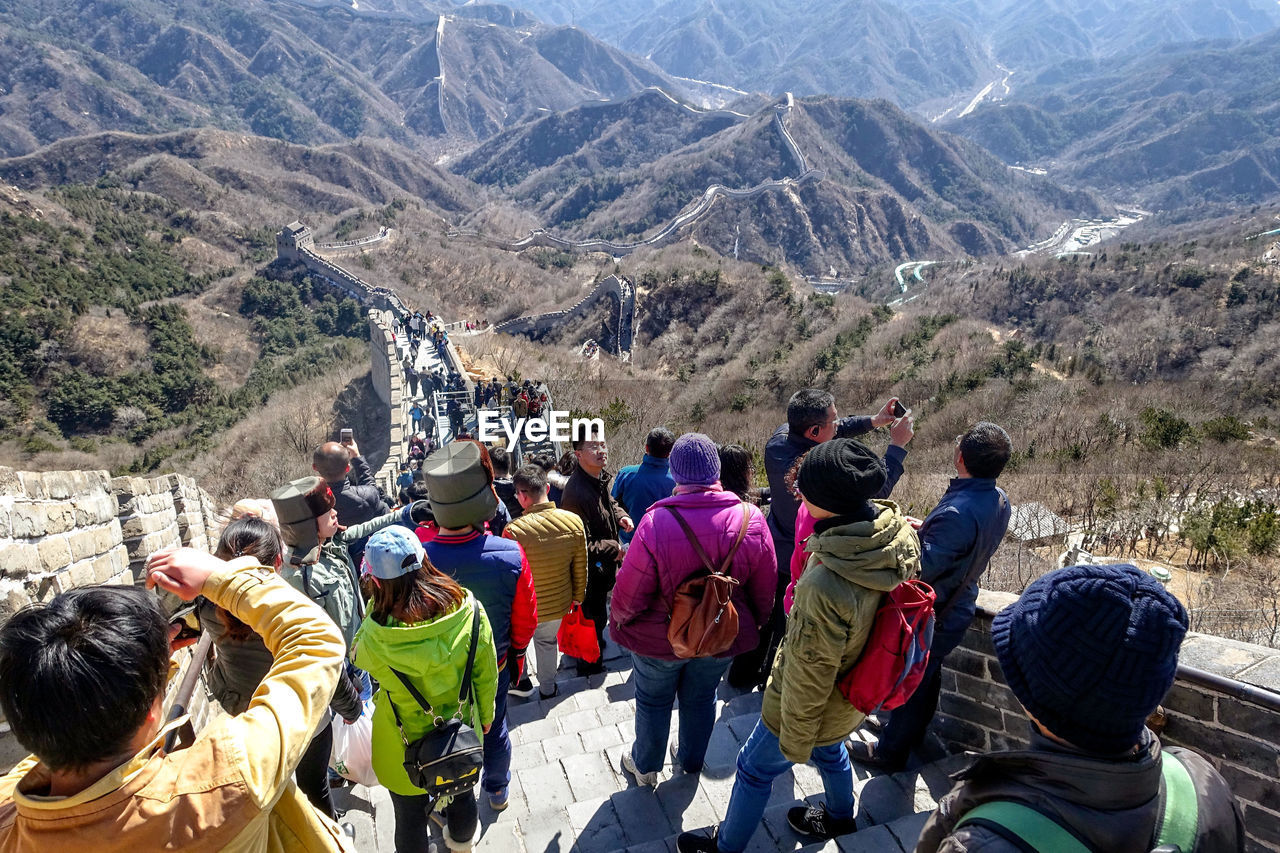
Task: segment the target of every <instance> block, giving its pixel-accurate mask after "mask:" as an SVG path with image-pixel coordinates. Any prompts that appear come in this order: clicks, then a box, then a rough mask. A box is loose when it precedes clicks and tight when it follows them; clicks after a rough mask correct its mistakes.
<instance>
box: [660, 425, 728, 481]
mask: <svg viewBox="0 0 1280 853" xmlns="http://www.w3.org/2000/svg"><path fill="white" fill-rule="evenodd" d="M670 460H671V479H673V480H675V481H676V485H677V486H710V485H711V484H712V483H714V482H716V481H717V480H719V479H720V453H719V452H718V451H717V450H716V443H715V442H714V441H712V440H711V439H710V438H708V437H707V436H705V435H703V434H702V433H700V432H686V433H685V434H684V435H682V436H680V437H679V438H677V439H676V443H675V445H674V446H673V447H672V448H671V456H670Z"/></svg>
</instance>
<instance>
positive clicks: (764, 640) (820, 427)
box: [728, 388, 915, 688]
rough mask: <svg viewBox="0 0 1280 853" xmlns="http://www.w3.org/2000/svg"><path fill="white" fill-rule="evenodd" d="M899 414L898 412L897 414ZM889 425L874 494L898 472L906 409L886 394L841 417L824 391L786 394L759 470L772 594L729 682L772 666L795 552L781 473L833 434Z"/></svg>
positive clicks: (738, 683)
mask: <svg viewBox="0 0 1280 853" xmlns="http://www.w3.org/2000/svg"><path fill="white" fill-rule="evenodd" d="M899 412H900V414H899ZM890 425H892V426H891V428H890V431H889V440H890V445H889V450H888V451H887V452H886V453H885V457H884V462H885V467H886V469H887V470H888V474H889V476H888V479H887V480H886V481H885V484H884V488H883V489H882V490H881V491H880V493H879V494H878V495H876V496H875V497H879V498H884V497H888V496H889V495H890V494H891V493H892V492H893V487H894V486H895V485H896V484H897V482H898V478H899V477H901V476H902V471H903V460H905V459H906V458H907V444H908V443H909V442H910V441H911V437H912V436H913V435H914V434H915V433H914V430H913V427H912V419H911V417H910V412H909V411H908V410H907V409H905V408H903V407H902V404H901V403H899V402H898V398H897V397H892V398H890V399H889V401H888V402H887V403H885V404H884V406H883V407H881V409H880V411H878V412H876V413H875V414H874V415H851V416H849V417H846V418H841V417H840V416H839V414H838V413H837V412H836V399H835V397H834V396H832V394H831V392H830V391H824V390H822V389H821V388H805V389H802V390H800V391H797V392H796V393H794V394H792V395H791V400H790V401H788V403H787V422H786V423H785V424H783V425H782V426H780V427H778V428H777V429H776V430H774V433H773V436H772V437H771V438H770V439H769V441H768V443H767V444H766V445H765V448H764V469H765V473H766V474H767V475H768V477H769V490H770V492H771V495H772V501H771V503H772V505H771V507H770V509H769V518H768V522H769V533H770V534H771V535H772V536H773V549H774V554H775V555H776V556H777V558H778V594H777V597H776V598H775V599H774V613H773V615H772V617H771V618H770V620H769V625H768V626H767V627H766V628H765V629H764V630H762V631H761V632H760V645H759V646H758V647H757V648H756V649H754V650H752V651H749V652H745V653H744V654H741V655H738V657H737V658H735V659H734V661H733V666H732V667H730V669H729V676H728V680H729V683H730V684H732V685H733V686H735V687H743V688H747V687H752V686H761V687H763V686H764V682H765V680H766V679H767V678H768V677H769V670H771V669H772V668H773V655H774V652H775V651H776V650H777V645H778V642H779V641H780V640H781V639H782V632H783V630H784V627H785V623H784V617H783V613H782V602H783V598H784V597H785V596H784V594H785V592H786V588H787V584H788V582H789V581H790V580H791V554H792V551H794V550H795V535H796V513H797V512H798V511H799V508H800V502H799V501H798V500H796V498H795V496H794V495H792V493H791V491H790V489H788V488H787V485H786V477H787V472H788V471H790V470H791V467H792V466H793V465H794V464H795V461H796V460H797V459H799V458H800V457H801V456H803V455H804V454H805V453H808V452H809V451H810V450H811V449H813V448H814V447H817V446H818V445H819V444H822V443H823V442H827V441H830V440H831V439H833V438H855V437H857V436H859V435H862V434H863V433H867V432H870V431H871V430H873V429H876V428H879V427H885V426H890Z"/></svg>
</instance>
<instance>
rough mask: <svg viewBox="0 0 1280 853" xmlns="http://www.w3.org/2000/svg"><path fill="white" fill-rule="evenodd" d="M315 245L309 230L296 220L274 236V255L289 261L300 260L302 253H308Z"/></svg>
mask: <svg viewBox="0 0 1280 853" xmlns="http://www.w3.org/2000/svg"><path fill="white" fill-rule="evenodd" d="M314 245H315V239H314V238H313V237H312V234H311V229H310V228H308V227H307V226H305V225H303V224H302V223H301V222H299V221H297V220H296V219H295V220H294V221H293V222H290V223H289V224H288V225H286V226H285V227H284V228H282V229H281V230H280V232H279V233H278V234H276V254H277V255H279V256H280V257H282V258H284V259H286V260H290V261H298V260H302V255H303V253H304V252H310V251H311V250H312V246H314Z"/></svg>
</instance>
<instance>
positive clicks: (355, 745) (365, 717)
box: [329, 699, 378, 787]
mask: <svg viewBox="0 0 1280 853" xmlns="http://www.w3.org/2000/svg"><path fill="white" fill-rule="evenodd" d="M329 766H330V767H332V768H333V770H334V772H335V773H337V774H338V775H339V776H342V777H343V778H344V779H350V780H351V781H352V782H355V783H356V784H357V785H367V786H369V787H373V786H375V785H377V784H378V777H377V775H375V774H374V772H373V700H372V699H370V700H369V701H367V702H365V703H364V710H363V711H361V712H360V719H358V720H356V721H355V722H354V723H352V724H351V725H347V724H346V723H344V722H343V721H342V718H341V717H335V718H334V721H333V752H332V753H330V756H329Z"/></svg>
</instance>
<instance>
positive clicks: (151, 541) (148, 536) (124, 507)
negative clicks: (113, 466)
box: [111, 477, 182, 579]
mask: <svg viewBox="0 0 1280 853" xmlns="http://www.w3.org/2000/svg"><path fill="white" fill-rule="evenodd" d="M166 480H167V478H164V477H158V478H156V479H152V480H148V479H144V478H142V477H116V478H115V479H113V480H112V481H111V489H112V491H113V492H114V494H115V496H116V501H117V503H118V504H119V514H120V530H121V533H122V534H123V535H124V545H125V548H127V549H128V551H129V568H130V570H132V572H133V577H134V578H135V579H140V578H141V577H142V573H143V566H144V564H145V563H146V560H147V557H149V556H151V555H152V554H154V553H155V552H156V551H159V550H161V549H163V548H169V547H172V546H174V545H179V544H181V543H182V534H181V531H180V529H179V527H178V511H177V507H176V506H175V505H174V500H173V492H172V491H171V489H170V486H169V484H168V482H166Z"/></svg>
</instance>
